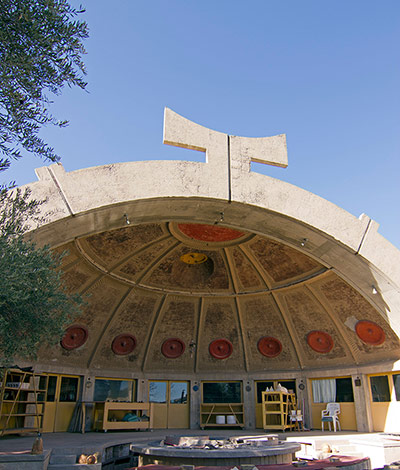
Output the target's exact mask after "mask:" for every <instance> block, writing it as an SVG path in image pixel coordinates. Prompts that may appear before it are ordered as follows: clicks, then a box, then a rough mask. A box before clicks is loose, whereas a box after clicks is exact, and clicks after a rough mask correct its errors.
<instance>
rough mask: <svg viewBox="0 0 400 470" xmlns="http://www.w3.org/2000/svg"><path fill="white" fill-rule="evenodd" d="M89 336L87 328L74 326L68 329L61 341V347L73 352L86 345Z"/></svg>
mask: <svg viewBox="0 0 400 470" xmlns="http://www.w3.org/2000/svg"><path fill="white" fill-rule="evenodd" d="M88 336H89V333H88V330H87V329H86V327H85V326H82V325H72V326H70V327H69V328H67V329H66V331H65V333H64V336H63V338H62V340H61V346H62V347H63V348H64V349H66V350H67V351H71V350H72V349H76V348H79V347H80V346H82V345H83V344H85V342H86V340H87V338H88Z"/></svg>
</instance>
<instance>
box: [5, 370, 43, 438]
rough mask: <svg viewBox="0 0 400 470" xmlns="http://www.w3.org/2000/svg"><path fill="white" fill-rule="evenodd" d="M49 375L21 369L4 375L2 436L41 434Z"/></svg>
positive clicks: (9, 371)
mask: <svg viewBox="0 0 400 470" xmlns="http://www.w3.org/2000/svg"><path fill="white" fill-rule="evenodd" d="M47 382H48V376H47V375H41V374H35V373H34V372H27V371H23V370H17V369H8V370H6V371H5V372H4V376H3V381H2V383H1V391H0V429H1V431H0V436H3V435H5V434H23V433H31V432H41V431H42V427H43V415H44V405H45V399H46V392H47Z"/></svg>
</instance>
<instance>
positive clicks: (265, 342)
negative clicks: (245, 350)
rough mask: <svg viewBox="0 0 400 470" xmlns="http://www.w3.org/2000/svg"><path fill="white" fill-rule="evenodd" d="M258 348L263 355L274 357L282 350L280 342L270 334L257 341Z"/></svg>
mask: <svg viewBox="0 0 400 470" xmlns="http://www.w3.org/2000/svg"><path fill="white" fill-rule="evenodd" d="M257 347H258V350H259V351H260V353H261V354H262V355H263V356H267V357H276V356H279V354H280V353H281V352H282V343H281V342H280V341H279V339H276V338H272V336H264V337H263V338H260V339H259V340H258V343H257Z"/></svg>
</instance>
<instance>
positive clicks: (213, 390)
mask: <svg viewBox="0 0 400 470" xmlns="http://www.w3.org/2000/svg"><path fill="white" fill-rule="evenodd" d="M241 402H242V387H241V382H204V383H203V403H241Z"/></svg>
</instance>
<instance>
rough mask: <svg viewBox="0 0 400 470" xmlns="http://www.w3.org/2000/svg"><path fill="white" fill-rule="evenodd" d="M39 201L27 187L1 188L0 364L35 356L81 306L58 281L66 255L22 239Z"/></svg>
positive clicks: (36, 213) (53, 340) (35, 215)
mask: <svg viewBox="0 0 400 470" xmlns="http://www.w3.org/2000/svg"><path fill="white" fill-rule="evenodd" d="M40 205H41V202H37V201H35V200H31V199H30V190H29V189H25V190H24V191H22V190H21V189H15V190H13V191H7V190H6V189H3V190H2V191H1V192H0V214H1V215H0V285H1V287H2V288H1V290H0V366H8V365H10V364H12V363H13V362H14V360H15V358H22V359H30V358H34V357H35V356H36V353H37V351H38V349H39V348H40V347H41V346H43V345H44V344H52V343H56V342H58V341H60V339H61V337H62V334H63V331H64V328H65V326H66V325H67V324H69V323H70V322H71V321H72V320H73V318H74V317H75V316H76V315H77V314H79V312H80V311H81V306H82V304H83V300H82V298H81V296H79V295H78V294H71V293H69V292H68V290H67V288H66V286H65V284H64V282H63V280H62V271H61V263H62V258H63V256H64V254H63V253H60V254H57V253H55V252H53V251H52V250H50V248H49V247H42V248H39V247H37V246H35V244H34V243H32V242H31V241H30V240H29V239H27V238H26V231H27V230H28V228H32V224H34V223H38V222H40V221H41V215H40Z"/></svg>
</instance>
